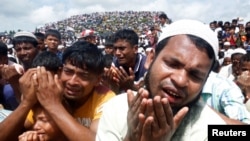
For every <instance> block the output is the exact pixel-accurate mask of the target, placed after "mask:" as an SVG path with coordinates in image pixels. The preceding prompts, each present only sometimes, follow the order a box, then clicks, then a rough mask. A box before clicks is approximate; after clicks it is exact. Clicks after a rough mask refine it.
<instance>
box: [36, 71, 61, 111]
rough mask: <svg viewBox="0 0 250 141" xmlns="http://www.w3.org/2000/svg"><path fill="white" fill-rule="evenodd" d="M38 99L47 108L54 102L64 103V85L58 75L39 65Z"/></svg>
mask: <svg viewBox="0 0 250 141" xmlns="http://www.w3.org/2000/svg"><path fill="white" fill-rule="evenodd" d="M34 82H35V85H36V87H37V99H38V100H39V102H40V103H41V105H42V106H43V107H44V108H45V109H46V108H49V106H53V105H54V104H61V103H62V96H63V87H62V84H61V83H60V81H59V78H58V76H57V75H54V74H52V73H51V72H49V71H46V70H45V68H44V67H37V80H36V81H34Z"/></svg>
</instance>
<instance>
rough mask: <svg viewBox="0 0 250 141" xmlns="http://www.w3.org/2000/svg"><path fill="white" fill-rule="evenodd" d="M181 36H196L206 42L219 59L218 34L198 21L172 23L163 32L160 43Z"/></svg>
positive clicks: (184, 20) (186, 20)
mask: <svg viewBox="0 0 250 141" xmlns="http://www.w3.org/2000/svg"><path fill="white" fill-rule="evenodd" d="M181 34H189V35H194V36H197V37H199V38H201V39H203V40H205V41H206V42H207V43H208V44H209V45H210V46H211V47H212V48H213V51H214V55H215V57H216V59H218V52H219V42H218V38H217V35H216V33H215V32H213V31H212V30H211V29H210V28H209V27H208V26H207V25H206V24H204V23H202V22H200V21H197V20H189V19H183V20H178V21H175V22H173V23H171V24H170V25H169V26H168V28H166V30H163V32H162V34H161V36H160V38H159V40H158V42H160V41H162V40H163V39H165V38H167V37H170V36H175V35H181Z"/></svg>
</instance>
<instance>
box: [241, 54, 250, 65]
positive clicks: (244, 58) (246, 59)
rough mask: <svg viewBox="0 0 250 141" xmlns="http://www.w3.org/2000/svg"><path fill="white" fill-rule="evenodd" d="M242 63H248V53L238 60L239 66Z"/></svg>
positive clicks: (249, 60)
mask: <svg viewBox="0 0 250 141" xmlns="http://www.w3.org/2000/svg"><path fill="white" fill-rule="evenodd" d="M243 62H250V52H247V53H246V54H244V55H243V56H242V57H241V58H240V64H242V63H243Z"/></svg>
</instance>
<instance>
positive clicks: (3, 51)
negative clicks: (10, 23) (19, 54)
mask: <svg viewBox="0 0 250 141" xmlns="http://www.w3.org/2000/svg"><path fill="white" fill-rule="evenodd" d="M7 55H8V47H7V45H6V44H5V43H3V42H0V56H7Z"/></svg>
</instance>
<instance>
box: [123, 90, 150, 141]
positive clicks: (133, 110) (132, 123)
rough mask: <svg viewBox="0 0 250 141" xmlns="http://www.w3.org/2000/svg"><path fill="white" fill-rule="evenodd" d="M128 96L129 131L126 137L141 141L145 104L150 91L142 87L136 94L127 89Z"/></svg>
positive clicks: (131, 140) (133, 140)
mask: <svg viewBox="0 0 250 141" xmlns="http://www.w3.org/2000/svg"><path fill="white" fill-rule="evenodd" d="M127 96H128V97H127V98H128V105H129V110H128V116H127V122H128V132H127V135H126V139H127V140H130V141H139V140H140V139H141V133H142V126H143V124H144V119H145V116H144V114H143V113H145V108H146V107H145V106H146V101H147V98H148V92H147V91H146V90H145V89H143V88H141V89H140V90H139V91H138V93H137V95H136V96H135V95H134V93H133V92H132V91H131V90H128V91H127Z"/></svg>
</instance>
